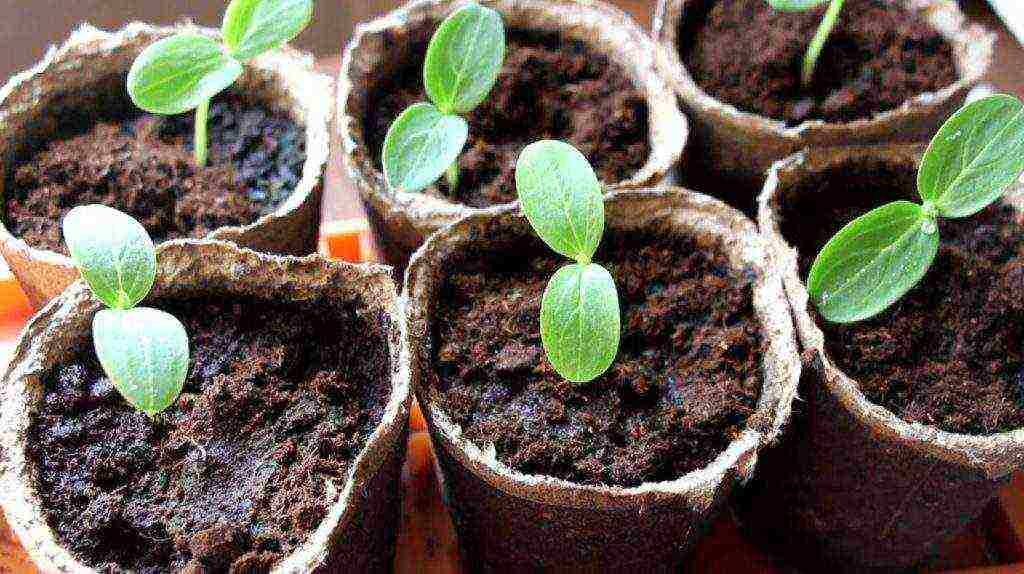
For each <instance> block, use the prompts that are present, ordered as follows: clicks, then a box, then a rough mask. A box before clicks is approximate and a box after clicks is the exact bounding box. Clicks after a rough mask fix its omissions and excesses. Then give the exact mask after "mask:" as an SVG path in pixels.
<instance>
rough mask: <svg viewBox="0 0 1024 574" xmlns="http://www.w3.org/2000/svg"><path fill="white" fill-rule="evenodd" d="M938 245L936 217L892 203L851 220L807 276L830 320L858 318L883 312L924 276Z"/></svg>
mask: <svg viewBox="0 0 1024 574" xmlns="http://www.w3.org/2000/svg"><path fill="white" fill-rule="evenodd" d="M938 248H939V233H938V230H937V228H936V223H935V219H934V218H933V217H932V216H931V215H929V214H928V213H927V212H926V210H925V209H924V208H923V207H922V206H920V205H918V204H916V203H912V202H909V201H896V202H893V203H889V204H887V205H883V206H882V207H879V208H877V209H874V210H872V211H870V212H868V213H866V214H865V215H862V216H861V217H859V218H857V219H855V220H853V221H852V222H850V223H849V224H847V225H846V226H845V227H843V229H842V230H840V231H839V233H837V234H836V235H835V236H834V237H833V238H832V239H831V240H830V241H829V242H828V244H827V245H825V247H824V248H823V249H822V250H821V253H819V254H818V258H817V259H816V260H815V261H814V266H813V267H812V268H811V273H810V277H809V278H808V279H807V289H808V291H809V292H810V295H811V297H812V298H813V300H814V302H815V304H816V305H817V307H818V310H819V311H820V312H821V314H822V315H823V316H824V317H825V318H826V319H827V320H829V321H832V322H836V323H849V322H853V321H860V320H863V319H867V318H870V317H873V316H875V315H877V314H878V313H880V312H882V311H884V310H885V309H886V308H888V307H889V306H890V305H892V304H893V303H894V302H896V300H898V299H899V298H900V297H902V296H903V295H904V294H905V293H906V292H907V291H909V290H910V289H911V288H913V286H914V285H916V284H917V282H918V281H920V280H921V278H922V277H924V275H925V273H926V272H927V270H928V268H929V267H930V266H931V263H932V261H933V260H934V259H935V254H936V253H937V252H938Z"/></svg>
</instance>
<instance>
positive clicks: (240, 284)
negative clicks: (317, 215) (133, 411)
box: [0, 240, 411, 573]
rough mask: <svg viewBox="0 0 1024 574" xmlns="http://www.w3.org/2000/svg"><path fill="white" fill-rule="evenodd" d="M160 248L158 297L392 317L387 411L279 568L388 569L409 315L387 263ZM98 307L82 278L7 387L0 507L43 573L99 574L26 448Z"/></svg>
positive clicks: (45, 312) (29, 339) (187, 245)
mask: <svg viewBox="0 0 1024 574" xmlns="http://www.w3.org/2000/svg"><path fill="white" fill-rule="evenodd" d="M157 250H158V259H159V267H158V276H157V281H156V284H155V286H154V289H153V292H152V293H151V298H152V299H163V300H169V299H189V298H196V297H228V298H231V297H255V298H258V299H264V300H268V301H274V302H285V303H286V302H289V301H293V302H299V301H303V302H305V301H316V300H318V299H319V300H323V301H327V302H330V303H331V304H337V305H345V304H349V303H350V302H353V301H354V302H356V303H357V304H358V305H360V306H362V307H363V308H364V309H367V310H368V311H371V312H374V313H375V314H377V315H379V316H381V317H387V318H388V319H389V320H390V322H391V325H390V326H389V327H388V331H389V335H388V349H389V354H390V358H391V365H392V372H391V379H390V381H384V382H383V384H388V386H389V388H390V397H389V401H388V403H387V406H386V407H385V409H384V414H383V417H382V419H381V421H380V423H379V424H378V425H377V427H376V428H375V430H374V431H373V433H372V434H371V435H370V437H369V438H368V439H367V442H366V444H365V445H364V446H363V448H362V450H361V451H360V452H359V454H358V455H357V456H356V458H355V459H354V460H353V462H352V464H351V465H350V466H349V469H348V472H347V474H346V476H345V482H344V484H343V485H340V488H339V491H340V492H339V494H338V496H337V500H335V501H334V502H333V503H332V504H331V506H330V507H329V509H328V511H327V515H326V516H325V518H324V519H323V521H322V522H321V523H320V524H319V525H318V526H317V527H316V529H315V530H313V531H312V532H311V533H310V534H309V536H308V538H307V539H306V541H305V542H304V543H303V544H302V545H301V546H299V547H298V548H297V549H296V550H295V551H294V552H293V553H291V554H289V555H287V556H286V557H285V558H283V559H282V560H281V561H280V562H279V563H278V564H277V565H276V566H275V568H274V570H273V572H275V573H284V572H295V573H300V572H339V571H345V570H349V569H351V571H355V572H387V571H390V569H391V564H392V561H393V558H394V544H395V537H396V525H397V524H398V522H399V511H400V508H401V505H400V496H401V494H400V490H399V488H400V487H399V482H400V475H401V468H402V464H403V463H404V460H405V445H406V438H407V435H408V417H409V408H410V403H411V393H410V392H409V383H408V373H407V371H406V369H407V367H406V364H407V362H406V361H405V360H404V359H403V358H402V357H401V356H400V352H399V339H400V335H399V330H400V328H401V324H400V323H401V321H402V317H401V316H400V314H399V313H398V311H397V309H398V307H397V295H396V292H395V285H394V283H393V282H392V281H391V279H390V273H389V269H388V268H387V267H383V266H368V265H359V266H357V265H350V264H346V263H338V262H330V261H327V260H325V259H322V258H321V257H320V256H316V255H314V256H309V257H304V258H296V257H278V256H270V255H264V254H260V253H256V252H254V251H250V250H247V249H239V248H238V247H236V246H234V245H232V244H230V243H225V242H222V241H211V240H201V241H200V240H175V241H170V242H167V243H165V244H163V245H161V246H160V247H158V248H157ZM101 307H102V304H101V303H100V301H99V300H98V299H96V297H95V296H93V295H92V293H91V292H90V291H89V289H88V288H87V287H86V285H85V284H84V283H83V282H81V281H78V282H76V283H74V284H73V285H71V286H70V287H69V288H68V289H67V290H66V291H65V292H64V293H62V294H61V295H60V296H59V297H57V298H55V299H53V300H52V301H51V302H50V303H49V304H48V305H47V306H46V307H45V308H43V309H42V310H41V311H40V312H39V313H38V314H36V316H35V317H33V318H32V320H31V321H30V322H29V324H28V326H27V327H26V328H25V331H24V332H23V333H22V336H21V339H20V340H19V341H18V346H17V348H16V349H15V351H14V357H13V359H12V361H11V363H10V367H9V368H8V370H7V372H6V374H5V376H4V379H3V383H2V385H3V386H2V388H0V397H2V399H0V503H2V506H3V511H4V514H5V517H6V519H7V523H8V524H9V525H10V527H11V530H12V531H13V532H14V533H15V535H16V536H17V538H18V539H19V540H20V541H21V543H22V546H24V548H25V550H26V551H27V553H28V555H29V557H30V558H31V559H32V561H33V562H34V563H35V566H36V567H37V568H39V569H40V570H41V571H43V572H95V570H93V569H91V568H89V567H87V566H86V565H84V564H82V563H81V562H79V561H78V560H77V559H76V558H75V557H74V556H73V555H72V554H71V553H70V552H69V551H68V550H67V548H65V547H64V546H63V545H62V544H61V542H60V540H59V539H58V538H57V535H56V533H55V532H54V531H53V530H52V529H51V528H50V527H49V526H48V525H47V522H46V519H45V518H44V515H43V513H42V510H41V508H42V504H43V503H42V500H41V499H40V498H39V495H38V494H37V492H36V489H35V487H34V484H35V482H34V478H33V474H34V472H35V471H34V469H33V467H34V464H33V463H32V462H31V461H30V460H29V458H28V456H27V454H26V441H27V440H28V439H27V434H28V431H29V428H30V424H31V418H32V413H33V412H34V410H35V409H37V408H38V406H39V404H40V402H41V401H42V400H43V388H42V382H41V380H40V377H41V375H42V374H43V373H45V372H46V370H47V369H48V368H49V367H50V366H52V365H53V364H54V363H57V362H60V361H62V360H64V359H65V358H67V357H69V356H71V355H72V354H73V353H74V352H75V351H76V350H77V349H80V348H81V347H82V345H89V346H91V339H92V335H91V325H92V317H93V315H94V314H95V313H96V312H97V311H98V310H99V309H100V308H101Z"/></svg>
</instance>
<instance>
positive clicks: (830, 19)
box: [768, 0, 845, 86]
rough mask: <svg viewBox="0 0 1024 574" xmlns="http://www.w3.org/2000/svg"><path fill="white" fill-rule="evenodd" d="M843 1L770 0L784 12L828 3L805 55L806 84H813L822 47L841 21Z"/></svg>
mask: <svg viewBox="0 0 1024 574" xmlns="http://www.w3.org/2000/svg"><path fill="white" fill-rule="evenodd" d="M843 2H845V0H768V4H770V5H771V7H772V8H775V9H776V10H780V11H782V12H806V11H808V10H813V9H815V8H817V7H819V6H822V5H824V4H828V10H826V11H825V17H824V18H822V19H821V24H820V25H819V26H818V31H817V32H815V33H814V38H812V39H811V44H810V46H808V47H807V53H806V54H805V55H804V64H803V67H802V68H801V73H800V80H801V81H802V82H803V85H804V86H809V85H811V81H812V80H814V70H815V68H817V66H818V58H819V57H820V56H821V51H822V49H824V48H825V43H826V42H828V37H829V36H830V35H832V30H833V28H835V27H836V22H838V21H839V13H840V12H841V11H842V9H843Z"/></svg>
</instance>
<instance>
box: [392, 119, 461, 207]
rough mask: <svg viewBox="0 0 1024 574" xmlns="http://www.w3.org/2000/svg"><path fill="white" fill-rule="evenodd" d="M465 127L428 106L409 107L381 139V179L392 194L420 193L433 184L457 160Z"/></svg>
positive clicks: (458, 120) (458, 121)
mask: <svg viewBox="0 0 1024 574" xmlns="http://www.w3.org/2000/svg"><path fill="white" fill-rule="evenodd" d="M468 137H469V124H467V123H466V120H464V119H462V118H460V117H459V116H449V115H445V114H442V113H441V112H440V111H438V109H437V108H436V107H434V106H433V105H432V104H426V103H424V104H414V105H412V106H409V108H408V109H406V110H405V111H404V112H402V114H401V115H400V116H398V118H397V119H396V120H395V122H394V123H393V124H391V127H390V128H388V134H387V136H386V137H385V138H384V150H383V152H382V156H383V163H384V177H385V178H386V180H387V184H388V188H390V189H391V190H393V191H420V190H422V189H423V188H425V187H427V186H429V185H430V184H432V183H434V182H435V181H437V179H438V178H440V177H441V176H442V175H443V174H444V172H445V171H446V170H447V169H448V168H449V167H450V166H451V165H452V164H453V163H455V160H456V159H458V157H459V153H461V152H462V148H463V147H464V146H465V145H466V139H467V138H468Z"/></svg>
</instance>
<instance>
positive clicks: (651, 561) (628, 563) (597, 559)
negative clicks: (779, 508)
mask: <svg viewBox="0 0 1024 574" xmlns="http://www.w3.org/2000/svg"><path fill="white" fill-rule="evenodd" d="M605 206H606V211H607V214H606V225H607V228H608V229H609V230H611V231H612V232H613V233H632V232H636V231H638V230H640V229H645V230H652V229H654V230H657V231H658V232H659V233H663V234H680V235H693V234H705V235H710V236H713V237H716V238H721V239H722V240H723V245H724V249H725V251H726V254H727V257H728V258H729V260H730V262H731V263H732V265H734V266H736V267H737V268H739V267H743V268H750V269H753V270H754V273H755V274H756V276H757V279H756V283H755V286H754V295H753V297H754V307H755V313H756V316H757V318H758V320H759V321H760V324H761V328H762V331H763V336H764V337H765V338H766V340H767V341H768V342H769V346H768V351H767V353H766V355H765V357H764V358H763V359H762V366H763V372H764V386H763V389H762V394H761V397H760V400H759V402H758V406H757V410H756V412H755V413H754V414H753V415H751V417H750V419H749V421H748V424H747V428H746V429H745V430H744V431H743V433H742V434H741V435H740V436H739V437H738V438H737V439H736V440H734V441H732V442H731V443H730V444H729V445H728V447H727V448H726V449H725V450H724V451H723V452H722V453H720V454H719V455H718V457H717V458H716V459H715V460H714V461H713V462H712V463H711V464H709V465H707V466H706V467H704V468H701V469H699V470H695V471H693V472H690V473H688V474H686V475H685V476H682V477H679V478H677V479H675V480H672V481H666V482H657V483H645V484H642V485H640V486H638V487H633V488H622V487H611V486H609V487H605V486H589V485H579V484H574V483H571V482H568V481H565V480H561V479H557V478H553V477H549V476H538V475H525V474H522V473H520V472H517V471H514V470H512V469H510V468H509V467H508V466H506V465H505V464H503V463H501V462H499V461H498V460H497V458H496V454H495V451H494V449H493V448H484V449H481V448H480V447H479V446H477V445H475V444H473V443H472V442H470V441H469V440H467V439H465V438H464V437H463V436H462V429H461V428H460V427H458V426H456V425H455V424H453V423H452V422H451V420H450V419H449V418H448V417H447V415H446V414H445V413H444V412H443V411H441V410H440V409H439V408H438V407H437V404H436V402H435V396H436V393H435V392H434V391H433V390H432V389H431V388H429V387H428V386H427V385H428V377H429V375H428V372H429V370H430V369H432V364H431V357H432V351H431V347H432V333H433V327H434V326H433V324H432V321H433V314H432V312H431V309H432V306H433V305H434V303H435V301H436V299H437V297H438V295H439V293H438V291H439V289H440V287H441V286H442V285H443V283H444V280H445V278H446V275H447V274H448V273H450V272H451V271H452V267H453V265H452V263H451V261H452V260H453V258H456V257H457V256H458V255H459V254H461V253H466V252H469V253H479V252H480V251H482V250H493V249H496V248H498V247H496V246H498V245H509V244H514V242H515V241H517V240H519V239H521V238H524V237H527V236H529V235H531V234H533V231H532V230H531V228H530V226H529V223H528V222H527V221H526V218H525V217H524V216H523V215H522V213H520V212H518V211H517V210H516V209H515V207H514V206H505V207H498V208H493V209H491V210H488V211H487V212H484V213H477V214H474V215H471V216H469V217H466V218H465V219H463V220H461V221H459V222H458V223H456V224H454V225H451V226H449V227H446V228H445V229H443V230H441V231H439V232H437V233H436V234H435V235H433V236H432V237H431V238H429V239H428V240H427V242H426V244H425V245H424V246H423V247H422V248H420V250H419V251H417V252H416V255H415V256H414V257H413V260H412V262H411V264H410V266H409V271H408V273H407V275H406V286H405V289H406V291H405V293H406V297H407V298H408V301H407V305H406V313H407V321H408V322H407V325H408V330H407V333H406V335H407V337H408V338H407V340H406V342H405V343H406V345H408V346H409V349H410V359H411V375H412V382H413V388H414V390H415V392H416V394H417V398H418V400H419V404H420V405H422V406H423V410H424V414H425V415H426V420H427V423H428V427H429V430H430V435H431V438H432V440H433V444H434V452H435V454H436V455H437V460H438V462H439V467H438V471H439V482H440V483H441V484H442V486H443V493H444V496H445V499H446V501H447V503H448V505H449V507H450V509H451V511H452V513H453V516H454V518H455V525H456V530H457V533H458V537H459V542H460V546H461V548H462V552H463V556H464V559H465V561H466V562H467V563H468V564H474V565H477V566H479V568H480V569H482V570H493V571H509V570H511V571H535V570H541V569H543V570H552V571H572V572H580V571H595V572H596V571H601V572H604V571H632V572H650V571H663V570H670V569H674V567H676V566H677V565H678V562H679V560H680V558H681V557H682V555H683V554H684V553H685V552H686V550H687V549H689V548H690V547H691V546H692V545H693V543H694V542H696V541H697V539H698V538H699V537H700V535H701V534H702V533H703V532H704V531H705V530H706V528H707V527H708V526H709V525H710V523H711V521H712V519H713V518H714V517H715V516H716V514H717V512H718V511H719V510H720V509H721V508H722V506H723V504H724V503H725V502H726V501H727V500H728V499H729V498H730V495H731V494H732V493H733V491H734V490H735V489H736V488H737V487H738V486H740V485H742V484H743V483H745V482H746V481H747V480H748V479H750V477H751V476H752V474H753V473H754V470H755V468H756V467H757V462H758V457H759V455H760V454H761V453H762V450H763V449H764V448H765V447H766V446H768V445H769V444H770V443H772V442H774V440H775V439H776V437H777V436H778V435H779V433H780V431H781V429H782V428H783V426H784V425H785V424H786V423H787V421H788V420H789V417H790V411H791V407H792V401H793V399H794V396H795V393H796V387H797V380H798V378H799V374H800V363H799V360H798V357H797V351H796V341H795V338H794V332H793V325H792V319H791V317H790V313H789V308H788V305H787V304H786V301H785V295H784V293H783V292H782V284H781V280H780V277H779V276H778V273H777V272H776V271H775V269H774V267H773V266H772V265H771V264H770V262H769V260H768V257H767V255H766V250H765V246H764V243H763V241H762V240H761V237H760V236H759V235H758V234H757V231H756V230H755V228H754V225H753V223H752V222H751V221H750V220H748V219H747V218H746V217H744V216H743V215H741V214H740V213H739V212H737V211H735V210H734V209H732V208H730V207H728V206H726V205H725V204H723V203H721V202H719V201H717V200H714V199H712V198H710V197H707V196H703V195H700V194H696V193H691V192H686V191H682V190H678V189H659V190H638V191H622V192H618V193H613V194H611V195H609V196H608V197H607V200H606V203H605Z"/></svg>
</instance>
